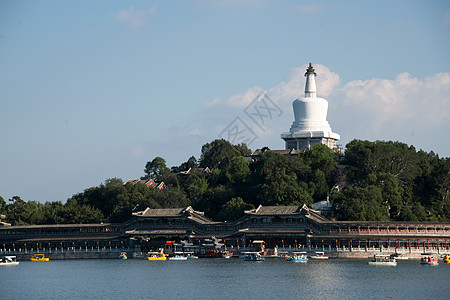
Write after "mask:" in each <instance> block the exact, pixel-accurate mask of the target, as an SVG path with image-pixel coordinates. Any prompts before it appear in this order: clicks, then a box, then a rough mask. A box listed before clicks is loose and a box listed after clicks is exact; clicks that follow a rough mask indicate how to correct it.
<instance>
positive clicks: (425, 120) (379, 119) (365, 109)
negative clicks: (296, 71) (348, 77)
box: [330, 73, 450, 139]
mask: <svg viewBox="0 0 450 300" xmlns="http://www.w3.org/2000/svg"><path fill="white" fill-rule="evenodd" d="M330 99H333V101H336V103H337V104H338V106H337V107H336V109H338V110H339V111H341V113H344V114H345V115H350V114H351V115H352V116H353V119H354V120H355V121H356V122H358V126H362V128H365V130H366V132H375V133H377V134H380V133H382V132H384V131H391V130H395V129H394V128H388V126H392V124H396V126H398V127H399V128H410V129H411V130H414V128H416V127H417V129H424V128H427V129H436V128H439V126H441V125H442V124H444V123H448V122H449V117H448V116H449V115H450V73H439V74H434V75H432V76H430V77H426V78H424V79H422V80H421V79H418V78H416V77H412V76H411V75H410V74H408V73H402V74H399V75H398V76H397V77H396V78H395V79H394V80H387V79H378V78H375V79H370V80H366V81H360V80H355V81H351V82H349V83H347V84H346V85H345V86H344V87H343V88H341V89H337V90H336V91H335V92H333V95H330ZM400 138H401V135H400V134H399V139H400Z"/></svg>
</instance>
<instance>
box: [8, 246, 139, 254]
mask: <svg viewBox="0 0 450 300" xmlns="http://www.w3.org/2000/svg"><path fill="white" fill-rule="evenodd" d="M128 251H134V248H125V247H117V246H116V247H66V248H61V247H55V248H39V249H35V248H31V249H23V248H18V249H11V248H3V249H0V255H13V254H36V253H81V252H89V253H93V252H96V253H99V252H117V253H119V252H128Z"/></svg>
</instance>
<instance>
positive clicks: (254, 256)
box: [244, 252, 264, 261]
mask: <svg viewBox="0 0 450 300" xmlns="http://www.w3.org/2000/svg"><path fill="white" fill-rule="evenodd" d="M244 261H264V258H262V257H261V254H260V253H259V252H245V253H244Z"/></svg>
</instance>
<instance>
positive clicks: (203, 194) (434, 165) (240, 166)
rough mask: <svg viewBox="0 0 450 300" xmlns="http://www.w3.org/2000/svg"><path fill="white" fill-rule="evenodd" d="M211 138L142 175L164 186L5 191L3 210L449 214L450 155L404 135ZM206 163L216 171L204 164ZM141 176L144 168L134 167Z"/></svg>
mask: <svg viewBox="0 0 450 300" xmlns="http://www.w3.org/2000/svg"><path fill="white" fill-rule="evenodd" d="M265 149H266V151H259V152H260V153H261V154H260V155H259V156H258V157H257V159H250V158H249V155H250V154H251V153H252V152H251V150H250V149H249V148H248V147H247V146H246V145H245V144H240V145H232V144H231V143H229V142H228V141H226V140H223V139H220V140H214V141H212V142H211V143H207V144H205V145H203V146H202V149H201V156H200V158H199V159H198V160H197V159H196V158H195V157H194V156H191V157H189V158H188V160H187V161H186V162H184V163H182V164H181V165H180V166H173V167H172V168H171V169H169V168H168V167H167V165H166V161H165V159H164V158H162V157H155V158H154V159H152V160H150V161H148V162H147V163H146V165H145V169H144V175H143V176H142V177H141V179H144V180H147V179H153V180H154V181H155V182H158V183H159V182H161V181H164V183H165V189H162V190H159V189H157V188H155V187H153V186H147V185H145V184H143V183H142V182H138V183H136V182H133V183H131V182H127V183H124V182H123V181H122V179H120V178H111V179H107V180H106V181H105V182H104V183H103V184H101V185H99V186H96V187H90V188H87V189H85V190H84V191H83V192H80V193H78V194H75V195H73V196H72V197H71V198H69V199H68V200H67V201H66V203H65V204H63V203H62V202H51V203H50V202H47V203H44V204H42V203H38V202H35V201H28V202H25V201H23V200H22V199H21V198H20V197H19V196H14V197H12V198H11V199H9V201H5V200H4V199H3V198H1V197H0V214H3V215H6V221H9V222H10V223H12V224H13V225H21V224H23V225H24V224H62V223H93V222H103V221H107V222H123V221H126V220H128V219H129V218H130V217H131V213H132V211H133V210H143V209H145V208H146V207H150V208H170V207H186V206H188V205H191V206H193V208H194V209H196V210H199V211H204V212H205V215H206V216H208V217H209V218H211V219H213V220H228V221H232V220H236V219H238V218H240V217H241V216H242V215H243V212H244V210H247V209H251V208H254V207H257V206H258V205H260V204H262V205H302V204H307V205H311V204H312V203H314V202H317V201H321V200H329V201H330V202H331V203H332V204H333V211H334V218H336V219H338V220H355V221H356V220H360V221H382V220H383V221H385V220H399V221H442V222H449V221H450V199H449V196H450V159H449V158H439V156H438V155H436V154H434V153H433V152H431V153H426V152H424V151H422V150H420V151H416V149H415V148H414V147H413V146H408V145H406V144H403V143H400V142H389V141H388V142H386V141H375V142H369V141H361V140H353V141H351V142H350V143H349V144H347V146H346V151H345V155H342V154H340V153H338V152H336V151H334V150H332V149H329V148H328V147H326V146H324V145H315V147H314V148H313V149H311V150H305V151H303V152H301V153H300V154H299V155H296V156H286V155H282V154H279V153H277V152H276V151H270V150H268V148H267V147H265ZM206 167H208V168H209V169H208V170H209V171H207V169H205V168H206ZM137 177H138V176H137Z"/></svg>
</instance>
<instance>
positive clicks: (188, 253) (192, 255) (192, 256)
mask: <svg viewBox="0 0 450 300" xmlns="http://www.w3.org/2000/svg"><path fill="white" fill-rule="evenodd" d="M184 255H186V257H187V259H198V256H197V255H195V254H194V252H184Z"/></svg>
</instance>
